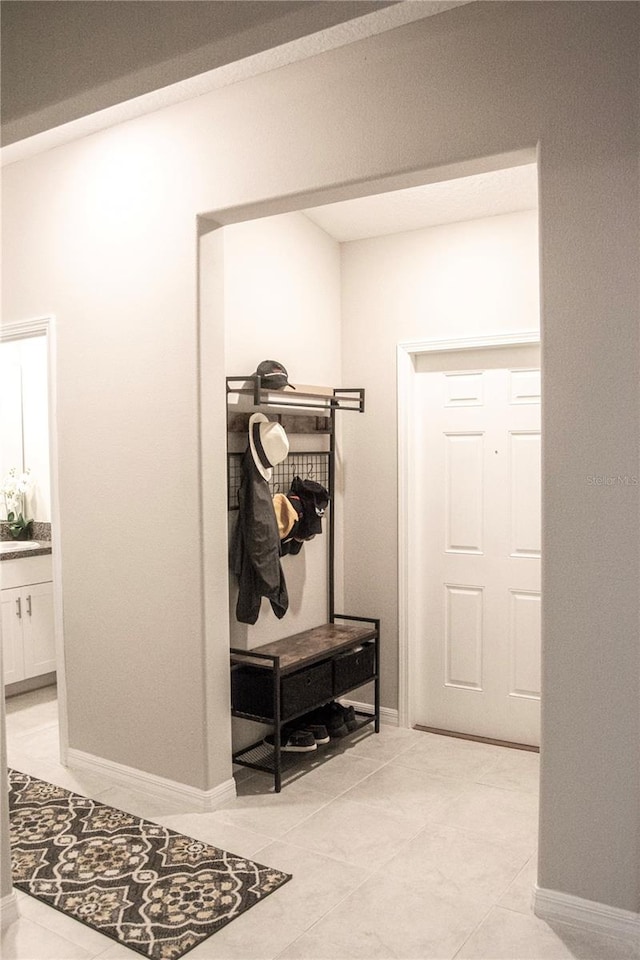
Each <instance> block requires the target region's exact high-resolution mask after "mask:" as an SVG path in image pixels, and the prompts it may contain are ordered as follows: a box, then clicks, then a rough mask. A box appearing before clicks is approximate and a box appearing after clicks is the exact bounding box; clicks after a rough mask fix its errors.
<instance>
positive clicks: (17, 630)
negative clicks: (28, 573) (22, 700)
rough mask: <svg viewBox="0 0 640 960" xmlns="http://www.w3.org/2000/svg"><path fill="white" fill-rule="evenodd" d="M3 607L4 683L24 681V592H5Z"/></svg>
mask: <svg viewBox="0 0 640 960" xmlns="http://www.w3.org/2000/svg"><path fill="white" fill-rule="evenodd" d="M0 603H1V606H2V671H3V678H2V679H3V682H4V683H15V682H16V680H22V679H24V660H23V655H22V646H23V645H22V623H23V618H24V614H25V610H24V601H23V599H22V590H21V589H20V588H19V587H17V588H14V589H13V590H3V591H2V593H1V594H0Z"/></svg>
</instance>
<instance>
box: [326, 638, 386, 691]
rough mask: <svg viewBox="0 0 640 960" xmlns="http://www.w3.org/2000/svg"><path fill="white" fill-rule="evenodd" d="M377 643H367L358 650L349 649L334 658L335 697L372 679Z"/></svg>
mask: <svg viewBox="0 0 640 960" xmlns="http://www.w3.org/2000/svg"><path fill="white" fill-rule="evenodd" d="M375 666H376V658H375V644H374V643H365V644H364V645H363V646H362V647H359V648H358V649H356V650H347V652H346V653H342V654H340V655H339V656H337V657H335V658H334V660H333V695H334V697H338V696H340V694H342V693H346V692H347V690H353V689H354V687H359V686H360V685H361V684H363V683H367V682H368V681H369V680H372V679H373V677H374V675H375Z"/></svg>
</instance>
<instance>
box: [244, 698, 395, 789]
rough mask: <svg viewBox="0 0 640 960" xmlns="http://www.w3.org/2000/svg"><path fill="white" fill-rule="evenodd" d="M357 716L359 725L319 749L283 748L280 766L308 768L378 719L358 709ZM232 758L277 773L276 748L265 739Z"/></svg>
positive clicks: (283, 770) (247, 765) (256, 768)
mask: <svg viewBox="0 0 640 960" xmlns="http://www.w3.org/2000/svg"><path fill="white" fill-rule="evenodd" d="M356 718H357V720H358V725H357V727H354V729H353V730H350V731H349V733H348V734H346V736H344V737H340V738H336V739H334V740H332V741H331V743H328V744H324V745H320V746H318V748H317V750H310V751H309V752H308V753H288V752H287V751H285V750H282V751H281V752H280V768H281V771H282V773H287V772H288V771H289V770H293V769H296V768H301V765H304V766H305V767H307V768H308V766H309V764H310V763H311V765H313V762H314V761H316V760H318V761H320V760H321V759H322V756H323V754H328V752H329V751H330V750H331V748H334V749H335V748H336V746H339V745H340V744H342V743H346V742H348V741H349V740H350V739H351V738H352V737H353V736H354V735H355V734H356V733H358V731H359V730H362V729H363V728H364V727H367V726H368V725H369V724H371V723H375V720H376V717H375V714H372V713H361V712H358V711H356ZM232 759H233V762H234V763H237V764H238V765H239V766H242V767H250V768H251V769H252V770H261V771H262V772H263V773H271V774H275V772H276V763H275V750H274V748H273V747H272V746H271V745H270V744H268V743H265V741H264V740H257V741H256V742H255V743H252V744H251V745H250V746H248V747H244V748H243V749H242V750H238V751H237V752H236V753H234V754H233V757H232ZM301 769H302V768H301Z"/></svg>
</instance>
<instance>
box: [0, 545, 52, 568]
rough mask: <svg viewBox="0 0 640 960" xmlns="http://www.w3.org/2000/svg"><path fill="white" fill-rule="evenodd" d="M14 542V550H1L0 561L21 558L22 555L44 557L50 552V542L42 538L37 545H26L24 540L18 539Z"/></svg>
mask: <svg viewBox="0 0 640 960" xmlns="http://www.w3.org/2000/svg"><path fill="white" fill-rule="evenodd" d="M1 542H2V543H3V544H4V543H10V542H11V541H7V540H2V541H1ZM27 542H28V541H27ZM14 543H15V548H16V549H15V550H2V551H1V552H0V563H1V562H2V561H3V560H22V559H23V558H24V557H44V556H47V554H50V553H51V543H50V542H49V543H47V542H46V541H43V540H39V541H38V543H39V546H38V547H28V546H26V542H24V543H23V542H21V541H20V540H16V541H14Z"/></svg>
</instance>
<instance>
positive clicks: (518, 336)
mask: <svg viewBox="0 0 640 960" xmlns="http://www.w3.org/2000/svg"><path fill="white" fill-rule="evenodd" d="M539 343H540V332H539V331H537V330H527V331H524V332H522V333H499V334H491V335H487V336H482V337H462V338H460V339H455V340H412V341H406V342H402V343H399V344H398V346H397V383H398V725H399V726H401V727H411V726H413V724H414V722H415V720H414V710H415V695H414V690H413V685H412V682H411V678H412V676H413V674H412V664H413V663H414V662H415V657H416V649H417V642H418V637H417V627H416V622H415V610H414V609H412V606H411V603H410V601H411V597H413V596H415V574H416V565H415V563H414V562H413V560H414V556H415V546H416V544H415V530H414V528H413V526H412V523H411V516H412V513H411V504H412V503H413V502H414V499H415V496H416V491H414V489H413V487H414V484H415V476H414V426H415V420H414V410H413V402H412V398H413V388H414V377H415V376H416V371H415V365H414V359H415V357H416V356H418V355H419V354H421V353H451V352H453V351H456V350H460V351H463V350H483V349H490V348H494V349H495V348H496V347H517V346H523V345H528V344H539Z"/></svg>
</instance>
